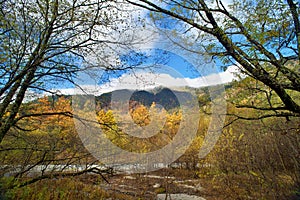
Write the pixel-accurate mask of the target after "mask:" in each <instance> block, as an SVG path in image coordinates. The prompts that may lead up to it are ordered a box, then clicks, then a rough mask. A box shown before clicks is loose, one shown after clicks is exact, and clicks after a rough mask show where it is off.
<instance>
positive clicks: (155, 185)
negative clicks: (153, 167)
mask: <svg viewBox="0 0 300 200" xmlns="http://www.w3.org/2000/svg"><path fill="white" fill-rule="evenodd" d="M160 186H161V185H160V184H159V183H155V184H154V185H153V188H160Z"/></svg>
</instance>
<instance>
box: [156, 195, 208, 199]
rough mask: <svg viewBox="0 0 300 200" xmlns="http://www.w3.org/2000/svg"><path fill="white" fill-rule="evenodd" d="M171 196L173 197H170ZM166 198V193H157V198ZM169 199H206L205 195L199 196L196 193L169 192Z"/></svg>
mask: <svg viewBox="0 0 300 200" xmlns="http://www.w3.org/2000/svg"><path fill="white" fill-rule="evenodd" d="M170 196H171V198H170ZM165 199H166V194H158V195H157V200H165ZM167 199H172V200H205V199H204V198H203V197H198V196H195V195H188V194H168V198H167Z"/></svg>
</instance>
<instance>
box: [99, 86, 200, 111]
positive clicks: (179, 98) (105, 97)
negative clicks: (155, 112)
mask: <svg viewBox="0 0 300 200" xmlns="http://www.w3.org/2000/svg"><path fill="white" fill-rule="evenodd" d="M195 98H196V97H195V96H194V95H193V94H192V93H191V92H189V91H172V90H170V89H168V88H155V89H154V90H149V91H146V90H135V91H133V90H115V91H113V92H109V93H104V94H102V95H100V96H97V97H96V101H97V102H98V103H99V104H100V107H101V108H110V107H111V105H112V103H126V102H128V103H129V104H130V105H133V104H136V103H138V104H143V105H144V106H147V107H150V106H151V105H152V103H153V102H154V103H156V104H160V105H161V106H163V107H164V108H165V109H166V110H171V109H174V108H178V107H180V105H182V104H185V105H188V103H189V102H192V101H193V100H195Z"/></svg>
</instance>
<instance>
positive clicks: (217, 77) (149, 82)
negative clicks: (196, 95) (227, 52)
mask: <svg viewBox="0 0 300 200" xmlns="http://www.w3.org/2000/svg"><path fill="white" fill-rule="evenodd" d="M238 72H239V69H238V67H236V66H230V67H228V68H227V70H226V71H225V72H221V73H218V74H216V73H215V74H210V75H208V76H204V77H198V78H183V77H179V78H175V77H172V76H171V75H169V74H165V73H161V74H157V73H150V72H149V73H146V72H141V73H136V74H123V75H122V76H121V77H119V78H115V79H112V80H111V81H110V82H109V83H106V84H103V85H96V84H95V85H92V84H87V85H81V86H80V87H81V89H79V88H66V89H55V90H53V91H54V92H57V93H59V94H65V95H74V94H93V95H96V96H98V95H101V94H103V93H107V92H111V91H114V90H120V89H131V90H146V89H153V88H155V87H159V86H164V87H167V88H179V87H185V86H189V87H194V88H200V87H205V86H212V85H218V84H225V83H229V82H231V81H233V80H235V79H237V78H236V77H235V75H234V74H235V73H238Z"/></svg>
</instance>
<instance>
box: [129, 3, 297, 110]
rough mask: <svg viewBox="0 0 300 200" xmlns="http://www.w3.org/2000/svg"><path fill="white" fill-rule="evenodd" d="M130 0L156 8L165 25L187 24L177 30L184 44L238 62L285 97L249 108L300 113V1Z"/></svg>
mask: <svg viewBox="0 0 300 200" xmlns="http://www.w3.org/2000/svg"><path fill="white" fill-rule="evenodd" d="M127 1H128V2H130V3H132V4H134V5H136V6H139V7H142V8H145V9H148V10H149V11H151V14H150V15H151V16H152V17H153V19H154V21H155V22H157V21H159V22H160V23H158V24H159V25H160V27H161V25H162V24H164V22H165V23H166V22H168V24H172V23H170V22H173V21H175V22H176V23H177V27H178V24H181V30H180V31H179V30H177V31H178V34H182V35H184V36H185V39H183V41H180V42H187V43H190V44H191V49H190V50H191V51H193V52H195V51H197V49H204V51H205V52H204V51H202V52H199V53H208V54H210V55H211V56H213V57H219V58H220V59H221V60H222V61H223V62H224V63H225V64H226V65H232V64H235V65H237V66H238V67H240V68H241V70H242V72H244V73H246V74H247V75H248V76H249V77H252V78H253V79H254V80H257V81H258V82H260V83H262V84H263V85H264V86H266V87H267V88H268V91H271V93H272V94H273V95H274V96H277V97H279V101H280V105H276V106H273V104H270V105H268V106H267V107H265V106H264V107H260V105H251V104H247V107H249V108H255V109H263V110H272V111H275V112H274V113H275V114H274V115H291V116H295V115H296V116H299V114H300V103H299V101H298V99H299V92H300V73H299V61H300V22H299V12H300V10H299V2H298V3H297V1H296V2H295V1H293V0H287V1H282V0H279V1H273V0H257V1H252V0H246V1H236V0H233V2H232V4H231V5H224V4H223V3H222V1H221V0H213V1H204V0H199V1H194V0H186V1H177V0H170V1H167V0H162V1H159V2H153V1H149V0H138V1H131V0H127ZM223 2H224V1H223ZM175 42H176V44H177V45H178V44H179V45H180V42H178V41H175ZM195 47H199V48H196V49H195ZM200 47H201V48H200ZM245 106H246V105H245Z"/></svg>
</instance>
